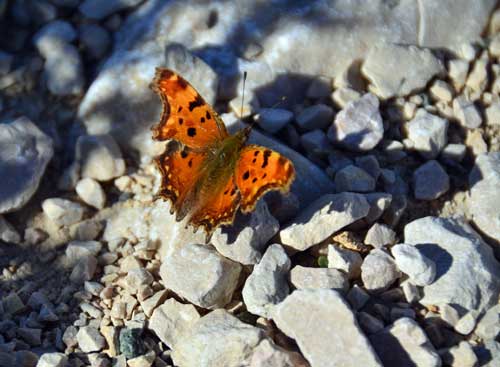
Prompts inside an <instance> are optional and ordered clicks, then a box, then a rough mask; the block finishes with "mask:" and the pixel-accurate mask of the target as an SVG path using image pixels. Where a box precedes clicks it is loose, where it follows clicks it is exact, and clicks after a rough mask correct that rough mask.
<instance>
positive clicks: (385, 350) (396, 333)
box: [370, 317, 441, 367]
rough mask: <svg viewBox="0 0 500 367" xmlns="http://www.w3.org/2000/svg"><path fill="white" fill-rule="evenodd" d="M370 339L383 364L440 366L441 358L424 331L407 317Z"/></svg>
mask: <svg viewBox="0 0 500 367" xmlns="http://www.w3.org/2000/svg"><path fill="white" fill-rule="evenodd" d="M370 341H371V343H372V345H373V348H375V350H376V352H377V354H378V356H379V357H380V359H381V360H382V363H383V364H384V366H409V365H416V366H423V367H427V366H428V367H440V366H441V359H440V358H439V355H438V354H437V352H436V350H435V349H434V347H433V345H432V344H431V342H430V341H429V339H428V338H427V336H426V335H425V333H424V331H423V330H422V329H421V328H420V326H418V324H417V323H416V322H415V321H414V320H412V319H409V318H407V317H403V318H401V319H398V320H396V321H395V322H394V323H393V324H392V325H389V326H388V327H386V328H385V329H384V330H382V331H380V332H378V333H376V334H373V335H372V336H370Z"/></svg>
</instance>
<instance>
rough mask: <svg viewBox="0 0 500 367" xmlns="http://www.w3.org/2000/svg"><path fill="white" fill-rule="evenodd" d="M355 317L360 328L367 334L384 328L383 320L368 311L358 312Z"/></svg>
mask: <svg viewBox="0 0 500 367" xmlns="http://www.w3.org/2000/svg"><path fill="white" fill-rule="evenodd" d="M356 317H357V319H358V322H359V325H360V326H361V329H363V331H364V332H365V333H366V334H368V335H370V334H375V333H377V332H379V331H381V330H382V329H383V328H384V322H383V321H381V320H379V319H377V318H376V317H375V316H372V315H370V314H369V313H366V312H358V313H357V315H356Z"/></svg>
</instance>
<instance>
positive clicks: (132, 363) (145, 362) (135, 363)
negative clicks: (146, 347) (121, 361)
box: [127, 350, 156, 367]
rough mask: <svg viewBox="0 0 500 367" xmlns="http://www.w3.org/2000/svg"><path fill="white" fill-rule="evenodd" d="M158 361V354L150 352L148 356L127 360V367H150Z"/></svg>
mask: <svg viewBox="0 0 500 367" xmlns="http://www.w3.org/2000/svg"><path fill="white" fill-rule="evenodd" d="M155 359H156V353H155V351H154V350H150V351H149V352H147V353H146V354H144V355H142V356H139V357H135V358H131V359H129V360H127V365H128V366H129V367H150V366H152V365H153V362H154V361H155Z"/></svg>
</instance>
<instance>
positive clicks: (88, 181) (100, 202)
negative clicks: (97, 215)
mask: <svg viewBox="0 0 500 367" xmlns="http://www.w3.org/2000/svg"><path fill="white" fill-rule="evenodd" d="M76 193H77V194H78V196H79V197H80V199H82V200H83V201H84V202H85V203H86V204H88V205H90V206H93V207H94V208H96V209H102V208H104V204H106V194H105V192H104V190H103V189H102V187H101V185H100V184H99V182H97V181H96V180H94V179H92V178H90V177H86V178H84V179H81V180H80V181H78V183H77V184H76Z"/></svg>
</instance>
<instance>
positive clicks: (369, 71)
mask: <svg viewBox="0 0 500 367" xmlns="http://www.w3.org/2000/svg"><path fill="white" fill-rule="evenodd" d="M387 70H390V72H389V73H388V72H387ZM361 71H362V72H363V74H364V75H365V76H366V77H367V78H368V79H369V80H370V83H371V84H370V86H369V89H370V91H371V92H373V93H375V94H376V95H377V96H379V97H380V98H382V99H388V98H391V97H396V96H398V97H404V96H406V95H408V94H411V93H414V92H417V91H419V90H422V89H424V87H425V86H426V85H427V83H428V82H429V80H430V79H431V78H432V77H433V76H435V75H436V74H439V73H441V72H442V71H443V66H442V65H441V63H440V62H439V60H438V59H437V58H436V57H434V55H433V54H432V53H431V51H430V50H428V49H422V48H418V47H416V46H403V45H396V44H390V43H385V44H384V43H381V44H377V45H375V46H373V47H372V48H371V49H370V51H369V52H368V55H367V56H366V59H365V62H364V63H363V66H362V67H361Z"/></svg>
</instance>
